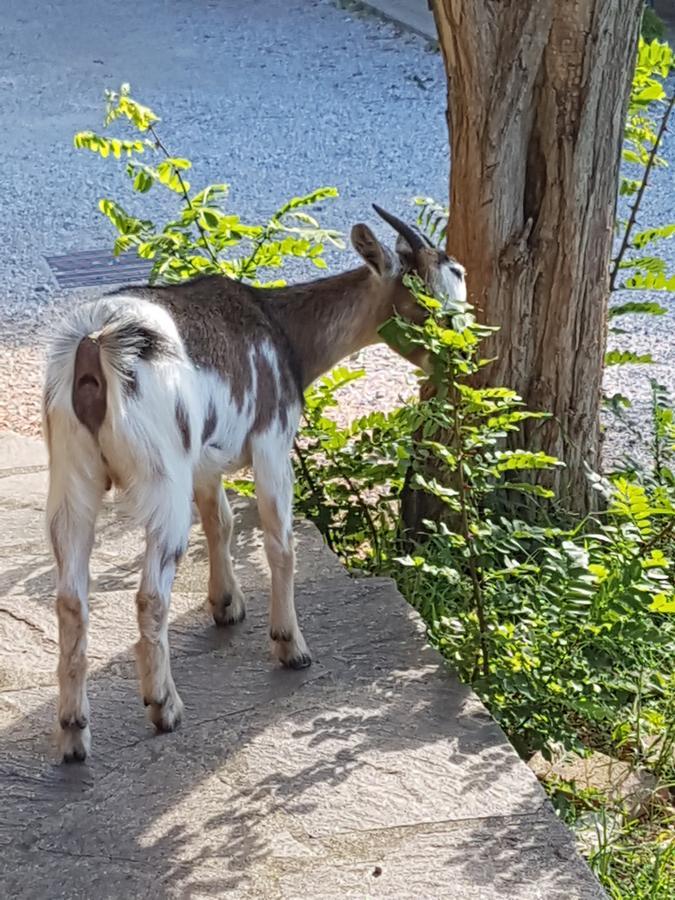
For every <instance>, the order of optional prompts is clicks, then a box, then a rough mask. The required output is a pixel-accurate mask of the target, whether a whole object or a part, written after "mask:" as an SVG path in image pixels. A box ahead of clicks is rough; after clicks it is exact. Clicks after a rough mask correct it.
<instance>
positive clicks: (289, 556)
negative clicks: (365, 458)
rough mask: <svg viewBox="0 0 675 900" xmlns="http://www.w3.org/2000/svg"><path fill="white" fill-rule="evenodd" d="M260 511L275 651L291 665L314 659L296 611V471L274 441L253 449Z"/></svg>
mask: <svg viewBox="0 0 675 900" xmlns="http://www.w3.org/2000/svg"><path fill="white" fill-rule="evenodd" d="M253 471H254V475H255V485H256V494H257V496H258V511H259V513H260V523H261V525H262V529H263V537H264V541H265V552H266V554H267V559H268V562H269V566H270V574H271V577H272V594H271V598H270V637H271V639H272V652H273V653H274V655H275V656H276V657H277V659H278V660H279V661H280V662H281V663H282V664H283V665H284V666H287V667H288V668H290V669H304V668H306V667H307V666H309V665H310V664H311V662H312V657H311V655H310V652H309V649H308V647H307V644H306V643H305V639H304V637H303V636H302V632H301V631H300V626H299V625H298V620H297V616H296V613H295V598H294V581H295V550H294V546H293V474H292V470H291V463H290V460H289V458H288V454H284V453H283V450H282V452H281V453H280V452H279V447H278V446H275V445H274V444H273V443H272V442H269V443H266V442H265V441H264V439H263V440H262V441H260V443H259V445H258V447H256V448H254V451H253Z"/></svg>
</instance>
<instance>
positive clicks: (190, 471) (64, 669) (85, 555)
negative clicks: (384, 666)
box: [44, 295, 309, 759]
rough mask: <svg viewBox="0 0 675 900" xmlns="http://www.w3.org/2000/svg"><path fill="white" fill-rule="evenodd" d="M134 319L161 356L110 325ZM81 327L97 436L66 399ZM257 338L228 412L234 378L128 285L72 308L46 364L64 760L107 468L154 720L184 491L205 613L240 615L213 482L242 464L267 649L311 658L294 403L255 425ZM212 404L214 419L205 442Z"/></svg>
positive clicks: (161, 715) (173, 701)
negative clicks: (200, 545)
mask: <svg viewBox="0 0 675 900" xmlns="http://www.w3.org/2000/svg"><path fill="white" fill-rule="evenodd" d="M134 323H136V324H141V325H147V326H151V327H152V329H153V330H154V331H155V332H156V333H158V334H160V335H161V336H162V337H163V339H164V340H165V341H166V345H167V347H168V348H170V350H171V354H170V355H166V354H165V355H160V356H158V358H157V359H154V360H152V361H143V360H141V359H139V358H138V351H137V349H136V348H134V346H133V345H132V344H133V342H132V343H131V344H125V342H124V340H123V338H122V337H121V336H120V335H123V334H124V327H125V326H128V325H130V324H134ZM87 336H90V337H93V338H95V339H96V340H97V341H98V342H99V344H100V347H101V366H102V369H103V372H104V375H105V378H106V381H107V411H106V415H105V419H104V421H103V423H102V425H101V427H100V429H99V431H98V434H97V435H96V437H94V436H93V435H92V434H91V433H90V431H89V430H88V429H87V428H86V427H85V426H84V425H83V424H81V423H80V421H79V420H78V419H77V417H76V416H75V412H74V410H73V402H72V393H73V375H74V367H75V356H76V352H77V348H78V345H79V344H80V342H81V340H82V339H83V338H84V337H87ZM255 349H256V348H253V347H251V350H250V353H249V364H250V365H251V374H252V382H253V383H252V388H251V391H250V395H249V396H248V398H247V401H246V402H245V403H244V405H243V408H242V409H241V410H239V409H238V408H237V405H236V403H235V402H234V400H233V397H232V390H231V386H230V385H229V384H228V383H227V381H225V380H224V379H223V378H221V377H220V376H219V375H218V374H217V373H216V372H214V371H209V370H204V369H197V368H196V367H195V366H194V365H193V364H192V363H191V361H190V359H189V358H188V356H187V354H186V352H185V348H184V347H183V344H182V341H181V338H180V335H179V334H178V331H177V329H176V326H175V323H174V321H173V320H172V318H171V316H170V315H169V314H168V313H167V312H166V311H165V310H163V309H162V308H160V307H158V306H156V305H155V304H152V303H149V302H147V301H145V300H141V299H138V298H135V297H133V296H132V295H129V296H120V295H117V296H115V297H114V298H104V299H102V300H99V301H96V302H94V303H92V304H88V305H87V306H84V307H82V308H81V309H79V310H78V311H77V312H76V313H75V315H74V316H72V317H71V318H70V319H69V320H68V321H67V322H66V323H65V324H64V326H63V327H62V328H60V329H59V330H58V332H57V335H56V337H55V339H54V341H53V346H52V348H51V353H50V355H49V361H48V368H47V378H46V390H45V408H44V425H45V433H46V434H47V436H48V443H49V447H50V486H49V499H48V504H47V520H48V524H49V531H50V537H51V540H52V545H53V547H54V552H55V556H56V559H57V564H58V570H59V574H58V585H57V610H58V616H59V629H60V641H61V658H60V663H59V685H60V705H59V728H60V732H59V734H60V746H61V750H62V753H63V755H64V758H65V759H73V758H74V759H83V758H84V757H85V756H86V754H87V752H88V750H89V743H90V737H89V728H88V714H89V710H88V701H87V695H86V629H87V616H88V613H87V599H88V590H89V574H88V564H89V556H90V553H91V548H92V545H93V537H94V526H95V522H96V516H97V513H98V509H99V506H100V503H101V498H102V496H103V493H104V491H105V482H106V475H107V473H110V476H111V477H112V479H113V481H114V482H115V484H116V487H117V496H118V498H119V500H120V501H121V502H122V503H123V504H124V505H125V506H126V510H127V512H128V513H129V514H130V515H131V516H132V517H133V519H134V520H135V521H136V522H137V523H138V524H140V525H142V526H143V527H144V528H145V531H146V553H145V559H144V562H143V572H142V577H141V583H140V587H139V591H138V595H137V610H138V623H139V630H140V640H139V642H138V644H137V647H136V655H137V663H138V672H139V679H140V685H141V693H142V696H143V699H144V702H145V703H146V705H147V706H149V709H150V717H151V719H152V721H153V722H154V724H155V725H156V726H157V728H158V729H159V730H171V729H173V728H174V727H175V726H176V725H177V724H178V722H179V721H180V717H181V713H182V702H181V700H180V697H179V696H178V693H177V691H176V688H175V685H174V682H173V678H172V676H171V667H170V659H169V643H168V624H167V623H168V610H169V602H170V596H171V587H172V583H173V578H174V574H175V568H176V563H177V561H178V559H179V558H180V556H181V555H182V554H183V553H184V551H185V548H186V545H187V538H188V532H189V528H190V523H191V500H192V498H193V494H194V498H195V500H196V501H197V505H198V507H199V509H200V514H201V518H202V522H203V525H204V530H205V532H206V536H207V539H208V542H209V558H210V570H211V574H210V579H209V602H210V605H211V608H212V611H213V614H214V617H215V618H216V621H217V622H218V623H219V624H229V623H231V622H236V621H240V620H241V618H243V615H244V611H245V608H244V599H243V595H242V593H241V590H240V588H239V585H238V584H237V580H236V577H235V575H234V571H233V568H232V561H231V557H230V551H229V544H230V539H231V534H232V514H231V512H230V510H229V506H228V504H227V499H226V498H225V495H224V492H223V490H222V484H221V478H222V474H223V473H224V472H230V473H231V472H235V471H237V470H238V469H240V468H241V467H242V466H243V465H247V464H249V463H252V465H253V468H254V474H255V478H256V483H257V488H258V497H259V506H260V511H261V520H262V526H263V530H264V535H265V546H266V549H267V553H268V557H269V561H270V567H271V571H272V598H271V605H270V626H271V632H272V633H273V634H274V635H275V636H276V639H275V640H274V642H273V643H274V647H275V653H276V655H277V656H278V657H279V659H281V660H282V662H285V663H287V664H289V665H301V664H304V665H306V664H308V662H309V655H308V651H307V647H306V644H305V642H304V639H303V637H302V634H301V632H300V629H299V627H298V623H297V619H296V615H295V607H294V602H293V567H294V557H293V536H292V527H291V522H292V476H291V469H290V462H289V455H290V449H291V445H292V441H293V437H294V435H295V432H296V430H297V425H298V422H299V418H300V404H299V403H297V404H293V405H292V406H291V407H290V408H289V409H288V411H287V412H288V414H287V417H286V421H285V427H282V424H281V421H280V418H279V417H278V416H277V417H276V418H275V417H273V418H272V422H271V424H270V426H269V427H268V428H267V429H266V430H265V431H264V432H262V433H252V431H251V429H252V425H253V422H254V419H255V410H256V402H257V395H258V391H259V386H258V384H257V380H256V368H255V366H254V365H253V353H254V351H255ZM257 352H258V353H262V354H263V356H264V357H265V359H266V360H267V362H268V363H269V365H270V367H271V369H272V371H273V373H274V377H275V379H276V381H277V385H276V387H277V396H279V391H280V373H279V363H278V360H277V357H276V353H275V350H274V348H273V346H272V345H271V344H263V345H262V347H259V348H257ZM130 371H133V372H134V374H135V379H136V390H135V392H134V394H133V395H129V394H128V393H126V394H125V384H126V383H127V382H128V381H129V372H130ZM179 398H180V402H181V404H182V408H183V409H184V410H185V412H186V414H187V416H188V420H189V432H190V447H189V451H188V452H186V449H185V446H184V443H183V439H182V435H181V431H180V429H179V427H178V425H177V419H176V403H177V401H178V400H179ZM210 403H212V404H213V407H214V408H215V410H216V412H217V424H216V428H215V431H214V433H213V434H212V435H211V437H210V438H209V440H208V442H207V445H206V446H202V441H201V434H202V428H203V425H204V421H205V417H206V416H207V411H208V408H209V404H210Z"/></svg>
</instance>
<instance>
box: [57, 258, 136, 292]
mask: <svg viewBox="0 0 675 900" xmlns="http://www.w3.org/2000/svg"><path fill="white" fill-rule="evenodd" d="M45 259H46V260H47V265H48V266H49V268H50V269H51V270H52V272H53V274H54V278H56V283H57V284H58V286H59V287H60V288H79V287H95V286H96V285H99V284H127V283H130V282H132V281H136V282H138V281H142V282H147V280H148V275H149V274H150V270H151V269H152V261H151V260H148V259H139V257H137V256H131V254H123V255H122V256H113V255H112V253H110V251H109V250H81V251H79V252H78V253H67V254H66V255H65V256H46V257H45Z"/></svg>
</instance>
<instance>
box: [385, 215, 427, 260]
mask: <svg viewBox="0 0 675 900" xmlns="http://www.w3.org/2000/svg"><path fill="white" fill-rule="evenodd" d="M373 209H374V210H375V212H376V213H377V214H378V216H380V218H382V219H384V221H385V222H387V223H388V224H389V225H391V227H392V228H393V229H394V231H397V232H398V233H399V234H400V235H401V237H402V238H405V240H406V241H407V242H408V243H409V244H410V249H411V250H412V251H413V253H417V251H418V250H421V249H422V248H423V247H426V246H427V245H426V244H425V242H424V238H423V237H422V236H421V234H420V233H419V232H418V231H415V229H414V228H411V227H410V225H406V223H405V222H402V221H401V220H400V219H397V218H396V216H392V214H391V213H388V212H387V211H386V210H385V209H382V207H381V206H378V205H377V203H373Z"/></svg>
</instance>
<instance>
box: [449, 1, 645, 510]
mask: <svg viewBox="0 0 675 900" xmlns="http://www.w3.org/2000/svg"><path fill="white" fill-rule="evenodd" d="M642 5H643V4H642V0H470V2H468V0H435V2H434V4H433V7H434V15H435V18H436V24H437V28H438V34H439V39H440V44H441V49H442V52H443V59H444V62H445V68H446V72H447V76H448V127H449V132H450V148H451V153H450V156H451V161H452V163H451V175H450V220H449V223H448V240H447V243H448V251H449V252H450V253H452V254H453V255H454V256H456V257H457V259H459V260H460V262H462V263H463V264H464V265H465V266H466V268H467V270H468V275H467V278H468V285H469V294H470V299H471V302H472V303H473V304H474V306H475V307H476V309H477V312H478V316H479V318H480V319H481V320H482V321H484V322H486V323H488V324H491V325H498V326H499V327H500V331H499V332H498V333H497V334H496V335H495V337H494V338H491V339H490V340H489V341H488V343H487V346H485V347H484V349H485V351H486V352H485V353H484V355H486V356H490V357H491V356H497V359H496V361H495V362H494V363H492V364H491V365H490V366H488V367H486V368H485V369H483V370H482V373H481V379H482V382H483V383H489V384H491V385H505V386H508V387H511V388H513V389H514V390H516V391H517V392H518V393H519V394H520V395H521V396H522V397H523V399H524V400H525V402H526V403H527V405H528V407H529V408H531V409H535V410H546V411H548V412H551V413H552V414H553V418H552V419H551V420H548V421H547V422H545V423H544V424H543V425H542V422H541V421H540V420H534V421H533V422H532V423H528V424H526V427H525V429H524V434H523V435H520V436H519V442H520V443H521V446H523V445H524V446H525V447H527V449H543V450H545V451H546V452H548V453H551V454H552V455H554V456H557V457H559V458H560V459H562V460H563V461H564V462H565V463H566V469H562V470H558V472H557V473H556V474H555V476H553V477H554V487H555V488H556V489H557V491H558V493H559V495H561V496H562V498H563V500H564V501H565V502H566V503H567V505H568V507H570V508H572V509H574V510H576V511H577V512H580V513H584V512H586V511H587V510H588V509H589V508H591V506H592V503H593V500H592V493H591V491H590V489H589V486H588V482H587V478H586V474H585V465H588V466H590V467H591V468H592V469H594V470H597V469H599V467H600V449H601V436H600V404H601V389H602V373H603V360H604V353H605V343H606V319H607V299H608V295H609V283H608V266H609V259H610V254H611V249H612V235H613V225H614V217H615V210H616V197H617V183H618V177H619V165H620V157H621V143H622V135H623V129H624V123H625V117H626V108H627V102H628V94H629V89H630V82H631V76H632V72H633V67H634V61H635V54H636V49H637V39H638V32H639V25H640V16H641V12H642Z"/></svg>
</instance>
